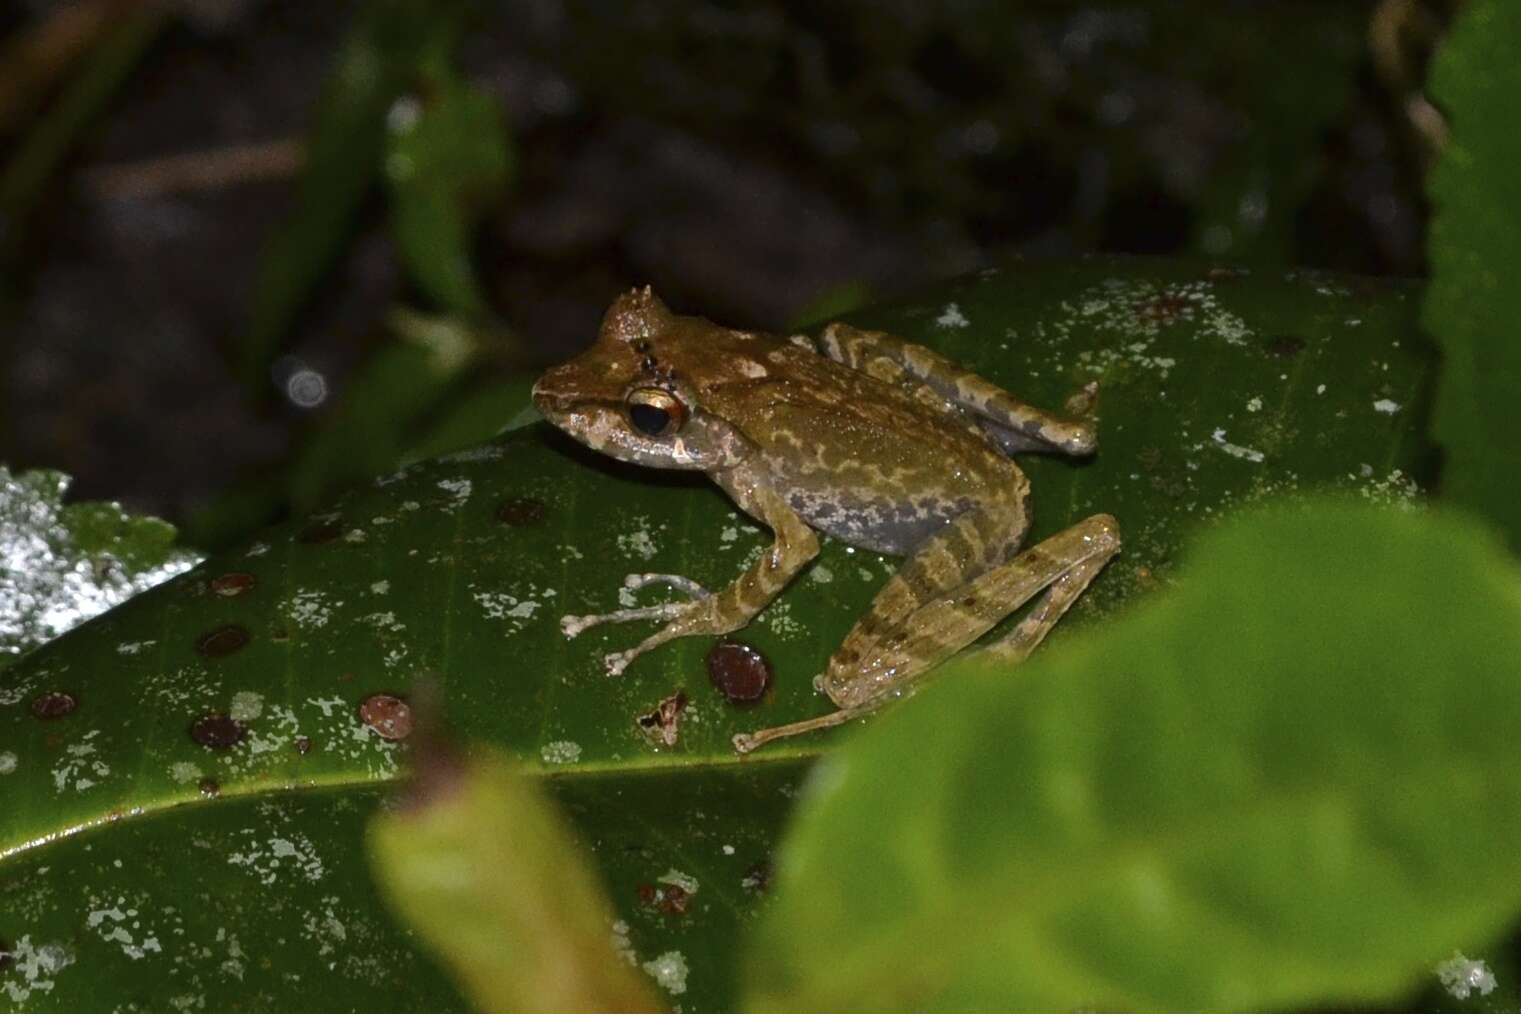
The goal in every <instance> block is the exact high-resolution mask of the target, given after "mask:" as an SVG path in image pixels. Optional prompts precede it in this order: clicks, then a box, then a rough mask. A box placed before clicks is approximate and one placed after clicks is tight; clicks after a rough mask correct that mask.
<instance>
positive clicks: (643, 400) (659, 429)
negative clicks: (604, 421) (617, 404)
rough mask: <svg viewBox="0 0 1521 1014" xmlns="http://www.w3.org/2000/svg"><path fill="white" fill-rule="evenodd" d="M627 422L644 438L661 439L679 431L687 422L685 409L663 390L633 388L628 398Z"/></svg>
mask: <svg viewBox="0 0 1521 1014" xmlns="http://www.w3.org/2000/svg"><path fill="white" fill-rule="evenodd" d="M628 421H629V422H631V423H633V424H634V429H636V430H638V431H639V432H640V433H643V434H644V435H646V436H651V437H663V436H665V435H666V434H668V433H675V432H676V431H677V430H679V429H681V424H682V423H684V422H686V421H687V407H686V406H685V405H683V404H682V403H681V399H680V398H678V397H676V396H675V395H674V394H672V393H671V392H670V391H667V390H665V389H664V388H660V387H640V388H635V389H634V390H633V391H631V392H629V396H628Z"/></svg>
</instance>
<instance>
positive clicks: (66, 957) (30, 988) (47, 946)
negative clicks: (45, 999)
mask: <svg viewBox="0 0 1521 1014" xmlns="http://www.w3.org/2000/svg"><path fill="white" fill-rule="evenodd" d="M10 958H11V967H10V969H9V970H8V971H7V972H6V974H5V975H4V976H3V977H0V993H4V995H5V996H7V997H9V998H10V999H11V1000H12V1001H14V1002H15V1003H17V1004H21V1003H25V1002H26V1001H27V1000H29V999H31V996H32V994H33V993H51V992H52V991H53V986H54V985H56V979H57V976H58V973H59V972H61V971H63V970H64V969H65V968H68V967H69V966H70V965H72V964H73V963H74V952H73V951H71V950H70V949H69V948H68V946H67V945H65V944H63V943H62V942H50V943H44V944H33V943H32V938H31V936H30V935H27V936H24V937H22V938H21V939H20V940H17V941H16V943H15V944H14V945H13V946H12V947H11V952H10Z"/></svg>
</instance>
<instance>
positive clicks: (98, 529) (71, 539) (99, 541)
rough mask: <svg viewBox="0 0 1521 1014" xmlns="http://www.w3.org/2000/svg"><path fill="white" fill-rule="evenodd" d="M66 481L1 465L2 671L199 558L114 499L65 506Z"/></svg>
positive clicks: (166, 527) (162, 525) (163, 526)
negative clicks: (16, 473)
mask: <svg viewBox="0 0 1521 1014" xmlns="http://www.w3.org/2000/svg"><path fill="white" fill-rule="evenodd" d="M68 487H69V480H68V478H67V477H66V476H64V475H62V474H61V473H58V472H23V473H21V474H20V475H12V474H11V472H10V470H9V469H7V468H6V467H5V466H4V465H0V670H3V669H4V668H5V667H6V666H8V665H10V664H11V663H12V662H14V661H15V660H16V659H17V658H18V657H20V656H21V655H23V654H25V653H26V652H27V651H28V650H29V649H31V648H35V647H36V646H37V645H39V644H43V643H45V642H47V641H49V640H51V639H53V638H55V637H57V636H59V635H60V634H62V633H63V632H64V631H66V630H69V629H70V628H72V627H74V626H76V625H78V624H80V623H83V622H84V621H85V620H87V619H89V618H90V617H92V616H94V615H96V614H97V613H102V612H105V611H106V610H107V609H110V608H111V607H112V606H114V605H116V604H117V603H119V602H123V601H125V600H126V599H128V598H131V597H132V596H133V595H136V594H137V593H138V592H140V591H143V590H144V589H146V588H151V587H153V586H154V585H156V584H158V583H160V582H161V581H165V580H167V579H168V578H170V577H173V576H174V575H175V574H178V573H181V572H182V571H186V570H189V569H190V568H191V567H193V566H194V565H195V564H196V563H197V562H198V561H197V558H196V557H195V556H193V555H192V554H191V553H188V552H186V551H184V550H181V549H176V548H175V546H174V526H173V525H170V524H168V523H167V522H164V521H160V520H159V519H157V518H150V517H133V516H132V515H130V514H127V513H126V512H125V511H123V510H122V509H121V506H120V505H118V504H114V503H76V504H68V505H65V504H64V503H63V495H64V493H65V492H66V491H67V490H68ZM3 694H4V686H3V685H0V696H3Z"/></svg>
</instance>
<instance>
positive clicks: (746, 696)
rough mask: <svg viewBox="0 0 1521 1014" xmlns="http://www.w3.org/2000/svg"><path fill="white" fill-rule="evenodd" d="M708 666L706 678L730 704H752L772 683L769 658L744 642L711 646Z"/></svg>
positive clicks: (723, 641) (727, 641) (726, 640)
mask: <svg viewBox="0 0 1521 1014" xmlns="http://www.w3.org/2000/svg"><path fill="white" fill-rule="evenodd" d="M707 666H708V678H709V679H710V680H712V681H713V686H714V687H716V688H717V689H718V692H719V693H721V694H723V695H724V700H726V701H728V702H729V703H730V704H753V703H755V702H756V701H758V700H760V699H761V697H762V696H764V695H765V693H766V688H767V687H769V686H770V685H771V661H770V660H769V659H768V658H766V656H765V655H763V654H761V652H760V651H759V650H758V649H756V648H753V647H751V646H750V645H748V644H745V643H744V642H743V641H733V640H728V639H725V640H722V641H719V642H718V643H717V644H715V645H713V648H712V650H711V651H709V652H708V658H707Z"/></svg>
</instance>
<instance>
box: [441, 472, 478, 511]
mask: <svg viewBox="0 0 1521 1014" xmlns="http://www.w3.org/2000/svg"><path fill="white" fill-rule="evenodd" d="M438 488H439V489H441V490H443V491H444V492H446V493H448V494H449V496H450V497H451V502H450V504H449V509H450V510H453V509H454V508H456V507H461V506H463V505H464V504H465V503H467V502H468V501H469V499H470V493H471V491H472V490H473V488H474V486H473V484H472V483H471V482H470V480H469V479H440V480H438Z"/></svg>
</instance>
